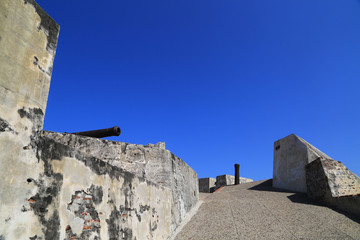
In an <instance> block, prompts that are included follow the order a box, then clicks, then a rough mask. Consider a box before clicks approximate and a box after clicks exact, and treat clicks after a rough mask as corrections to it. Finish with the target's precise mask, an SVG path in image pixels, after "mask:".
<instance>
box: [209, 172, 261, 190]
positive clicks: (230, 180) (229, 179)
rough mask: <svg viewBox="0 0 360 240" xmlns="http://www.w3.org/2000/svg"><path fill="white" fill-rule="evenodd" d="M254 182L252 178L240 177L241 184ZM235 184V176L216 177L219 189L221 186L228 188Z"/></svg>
mask: <svg viewBox="0 0 360 240" xmlns="http://www.w3.org/2000/svg"><path fill="white" fill-rule="evenodd" d="M253 181H254V180H252V179H250V178H244V177H239V183H248V182H253ZM234 184H235V176H232V175H227V174H225V175H220V176H216V187H217V188H219V187H221V186H228V185H234Z"/></svg>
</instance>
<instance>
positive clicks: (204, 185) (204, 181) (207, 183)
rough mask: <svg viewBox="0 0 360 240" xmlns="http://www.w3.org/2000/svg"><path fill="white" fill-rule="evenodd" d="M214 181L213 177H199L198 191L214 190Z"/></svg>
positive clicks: (208, 191)
mask: <svg viewBox="0 0 360 240" xmlns="http://www.w3.org/2000/svg"><path fill="white" fill-rule="evenodd" d="M215 183H216V179H215V178H199V192H205V193H211V192H213V191H214V190H215Z"/></svg>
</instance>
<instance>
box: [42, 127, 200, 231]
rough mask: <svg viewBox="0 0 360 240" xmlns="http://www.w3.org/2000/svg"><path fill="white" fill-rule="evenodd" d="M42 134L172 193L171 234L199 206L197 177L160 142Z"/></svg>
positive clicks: (52, 133)
mask: <svg viewBox="0 0 360 240" xmlns="http://www.w3.org/2000/svg"><path fill="white" fill-rule="evenodd" d="M43 134H44V135H45V136H47V137H49V138H51V139H53V140H55V141H56V142H59V143H61V144H65V145H67V146H70V147H72V148H75V149H78V150H79V151H81V152H84V153H86V154H89V155H91V156H94V157H96V158H99V159H102V160H103V161H104V162H107V163H109V164H110V165H112V166H115V167H119V168H121V169H124V170H126V171H128V172H130V173H132V174H134V175H135V176H137V177H142V178H145V179H146V180H149V181H151V182H153V183H155V184H158V185H160V186H163V187H167V188H169V189H171V192H172V197H173V205H174V208H173V209H172V211H173V216H172V217H173V218H172V224H171V227H172V230H175V228H176V227H177V226H178V225H179V224H180V223H181V222H182V221H183V220H184V219H185V217H186V215H187V213H188V212H189V211H190V210H191V209H192V208H193V207H194V206H195V205H196V203H197V202H198V199H199V185H198V175H197V173H196V172H195V171H194V170H193V169H192V168H190V167H189V166H188V165H187V164H186V163H185V162H184V161H183V160H181V159H180V158H178V157H177V156H175V155H174V154H173V153H171V152H170V151H169V150H166V149H165V143H163V142H160V143H158V144H156V145H154V144H148V145H146V146H144V145H139V144H130V143H124V142H114V141H108V140H103V139H96V138H89V137H82V136H77V135H72V134H66V133H55V132H49V131H43Z"/></svg>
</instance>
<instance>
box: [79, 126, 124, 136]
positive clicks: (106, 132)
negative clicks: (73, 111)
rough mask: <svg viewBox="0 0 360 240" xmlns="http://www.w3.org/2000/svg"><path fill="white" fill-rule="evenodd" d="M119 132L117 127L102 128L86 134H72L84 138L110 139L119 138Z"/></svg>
mask: <svg viewBox="0 0 360 240" xmlns="http://www.w3.org/2000/svg"><path fill="white" fill-rule="evenodd" d="M120 133H121V130H120V128H119V127H118V126H115V127H112V128H104V129H99V130H92V131H86V132H74V133H72V134H75V135H81V136H86V137H94V138H104V137H111V136H119V135H120Z"/></svg>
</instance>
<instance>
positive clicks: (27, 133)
mask: <svg viewBox="0 0 360 240" xmlns="http://www.w3.org/2000/svg"><path fill="white" fill-rule="evenodd" d="M58 33H59V25H58V24H57V23H56V22H55V21H54V20H52V19H51V18H50V17H49V16H48V15H47V14H45V12H44V11H42V9H41V8H40V7H39V6H38V5H37V4H36V3H35V2H34V1H23V0H2V1H0V49H1V51H0V176H1V184H0V203H1V204H0V238H1V239H56V238H58V236H59V231H58V227H57V226H58V225H59V221H60V220H59V215H58V211H56V210H54V209H53V208H52V206H53V204H57V203H56V202H57V200H55V199H54V198H55V196H57V195H56V194H57V192H58V190H59V187H60V186H61V183H62V176H60V175H57V174H54V175H53V177H52V178H51V179H52V180H51V181H47V180H46V179H47V177H48V175H51V174H52V173H50V172H49V171H48V170H49V169H48V168H47V165H45V164H44V162H42V161H40V160H39V158H38V157H39V156H38V155H37V151H36V145H35V141H36V140H37V136H38V132H39V131H40V130H41V129H42V126H43V121H44V113H45V109H46V104H47V98H48V90H49V86H50V78H51V72H52V66H53V60H54V56H55V50H56V43H57V37H58ZM40 192H43V193H44V194H40Z"/></svg>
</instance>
